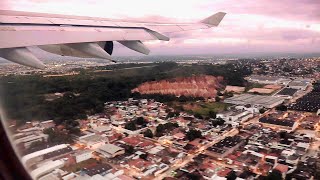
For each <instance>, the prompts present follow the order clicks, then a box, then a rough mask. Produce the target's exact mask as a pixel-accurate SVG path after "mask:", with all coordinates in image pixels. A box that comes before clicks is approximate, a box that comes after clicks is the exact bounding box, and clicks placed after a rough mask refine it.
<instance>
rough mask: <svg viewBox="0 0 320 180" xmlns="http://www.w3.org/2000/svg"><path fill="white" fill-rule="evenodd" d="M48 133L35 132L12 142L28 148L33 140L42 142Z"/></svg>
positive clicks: (46, 138) (45, 139)
mask: <svg viewBox="0 0 320 180" xmlns="http://www.w3.org/2000/svg"><path fill="white" fill-rule="evenodd" d="M48 137H49V135H47V134H43V133H39V134H37V133H35V134H31V135H28V136H24V137H22V138H20V139H16V140H15V141H14V142H13V143H14V144H15V145H19V144H22V145H23V146H24V147H25V148H29V147H30V145H31V144H32V143H34V142H43V141H47V140H48Z"/></svg>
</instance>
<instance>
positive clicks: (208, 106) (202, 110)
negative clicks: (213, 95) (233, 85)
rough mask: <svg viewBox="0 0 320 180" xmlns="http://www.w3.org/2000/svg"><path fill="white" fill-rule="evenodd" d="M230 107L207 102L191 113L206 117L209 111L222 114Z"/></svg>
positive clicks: (219, 103)
mask: <svg viewBox="0 0 320 180" xmlns="http://www.w3.org/2000/svg"><path fill="white" fill-rule="evenodd" d="M229 106H230V105H229V104H225V103H221V102H211V103H209V102H207V103H201V104H199V107H197V108H195V109H193V110H192V111H193V112H194V113H199V114H201V115H203V116H208V114H209V111H214V112H222V111H224V110H226V109H227V108H228V107H229Z"/></svg>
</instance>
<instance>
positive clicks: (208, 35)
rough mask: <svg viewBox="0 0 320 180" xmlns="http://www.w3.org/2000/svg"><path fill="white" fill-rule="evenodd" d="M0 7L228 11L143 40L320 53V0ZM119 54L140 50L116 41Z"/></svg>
mask: <svg viewBox="0 0 320 180" xmlns="http://www.w3.org/2000/svg"><path fill="white" fill-rule="evenodd" d="M0 1H1V2H0V8H1V9H11V10H21V11H32V12H44V13H58V14H71V15H82V16H99V17H107V18H116V19H139V20H146V21H150V20H156V21H160V22H161V21H162V22H168V21H170V22H171V21H172V22H174V21H177V22H195V21H199V20H201V19H203V18H205V17H208V16H210V15H212V14H214V13H216V12H219V11H223V12H226V13H227V15H226V16H225V18H224V20H223V21H222V22H221V24H220V25H219V26H218V27H216V28H211V29H208V30H196V31H187V32H180V33H174V34H170V37H171V40H170V41H169V42H161V41H150V42H145V44H146V45H147V46H148V47H149V48H150V49H151V54H153V55H166V54H169V55H173V54H213V55H214V54H217V55H220V54H235V55H236V54H272V53H320V11H319V9H320V0H254V1H253V0H241V1H240V0H0ZM114 52H115V54H116V55H138V54H137V53H134V52H132V51H131V50H128V49H126V48H124V47H123V46H121V45H119V44H117V45H116V46H115V50H114Z"/></svg>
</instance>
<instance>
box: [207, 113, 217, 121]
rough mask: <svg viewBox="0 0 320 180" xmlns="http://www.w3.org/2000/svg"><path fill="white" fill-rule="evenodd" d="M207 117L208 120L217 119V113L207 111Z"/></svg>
mask: <svg viewBox="0 0 320 180" xmlns="http://www.w3.org/2000/svg"><path fill="white" fill-rule="evenodd" d="M208 116H209V118H212V119H215V118H216V117H217V113H216V112H214V111H209V113H208Z"/></svg>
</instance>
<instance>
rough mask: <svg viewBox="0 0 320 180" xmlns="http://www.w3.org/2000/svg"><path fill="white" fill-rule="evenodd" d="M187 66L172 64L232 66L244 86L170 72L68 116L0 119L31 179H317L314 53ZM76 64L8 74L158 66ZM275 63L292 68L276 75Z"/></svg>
mask: <svg viewBox="0 0 320 180" xmlns="http://www.w3.org/2000/svg"><path fill="white" fill-rule="evenodd" d="M219 62H220V61H219ZM297 62H299V63H300V64H303V66H302V65H300V66H299V67H300V69H297V68H296V67H295V66H297ZM189 64H190V61H186V62H179V63H177V64H175V65H174V66H175V68H176V69H181V68H189V69H188V70H193V69H194V68H198V66H200V67H202V66H212V68H215V67H217V66H218V67H220V68H221V67H223V68H224V67H229V66H230V67H232V69H231V71H234V70H236V69H242V70H243V72H242V74H246V75H245V76H243V78H244V83H243V85H244V86H240V85H237V84H239V83H237V82H232V81H230V80H228V76H227V75H225V76H224V75H222V77H220V76H218V75H216V76H213V75H209V74H210V73H209V74H208V73H203V72H200V73H199V74H194V75H193V76H191V79H190V78H189V77H188V76H186V77H183V76H182V77H183V78H182V77H179V78H176V77H175V76H174V77H171V78H166V77H164V79H163V80H160V81H155V80H153V81H145V82H144V83H138V86H136V87H134V88H132V89H129V92H130V91H131V95H130V96H131V97H129V98H127V99H123V97H127V96H123V97H121V98H118V99H123V100H110V101H105V102H103V107H100V108H101V110H99V111H98V112H96V111H93V110H91V111H93V112H90V113H89V112H88V111H86V112H87V113H86V114H84V116H83V115H79V114H77V116H75V117H73V116H72V117H71V116H70V118H71V119H74V120H71V119H70V118H69V119H70V120H68V117H67V116H63V117H65V119H53V120H50V119H39V118H38V120H33V119H32V118H31V119H30V121H24V123H21V122H19V121H17V120H14V118H12V120H11V121H9V122H8V126H9V127H10V129H11V130H12V133H13V134H12V138H13V143H14V145H15V146H16V147H17V148H18V150H19V153H20V155H21V160H22V162H23V163H24V164H25V166H26V168H27V169H28V170H29V172H30V174H31V176H32V178H34V179H41V180H46V179H79V180H81V179H90V178H91V179H114V180H118V179H119V180H120V179H123V180H127V179H159V180H160V179H236V178H237V179H254V178H256V179H259V178H261V179H262V178H263V177H267V178H272V179H282V178H287V179H292V178H295V179H317V178H319V173H320V172H319V167H320V161H319V156H320V154H319V152H320V149H319V146H320V124H319V120H320V116H319V113H320V94H319V93H320V82H319V77H318V75H319V70H320V67H319V59H318V58H312V59H311V58H308V59H303V60H297V59H285V58H279V59H270V60H266V59H262V60H250V59H246V60H241V59H240V60H237V61H234V60H231V61H228V60H225V61H222V62H220V63H212V60H208V61H203V60H202V61H201V62H194V65H193V66H189ZM283 64H286V65H285V66H283ZM169 65H170V66H172V64H169ZM61 66H62V67H63V66H64V65H61ZM65 66H67V65H65ZM78 66H80V67H76V68H70V69H68V68H66V69H63V68H58V69H59V72H58V71H55V70H52V69H50V68H49V70H48V71H47V72H38V71H36V72H32V73H29V75H26V74H23V75H22V74H20V75H15V76H26V77H29V76H39V75H40V76H42V78H43V79H46V80H48V79H55V78H58V79H59V78H72V77H78V76H80V75H81V73H86V74H90V75H91V76H92V77H96V76H97V77H103V75H108V76H110V74H112V73H116V72H123V69H125V70H126V72H127V73H128V74H130V76H131V77H136V76H135V74H132V72H136V71H137V73H138V72H140V70H144V72H146V73H148V72H147V70H146V69H150V68H151V70H150V71H152V72H155V69H157V68H159V66H167V65H166V63H164V64H162V63H145V62H135V63H123V64H119V65H117V66H116V67H111V68H110V66H113V65H102V66H101V67H97V66H92V67H88V66H87V64H84V65H83V67H81V65H79V64H78ZM132 67H134V68H132ZM282 67H286V68H288V67H292V68H293V69H294V70H295V71H294V73H292V74H291V73H281V72H284V71H279V69H281V68H282ZM266 68H267V70H266ZM4 69H7V68H4ZM81 69H85V70H86V72H83V70H81ZM108 69H110V70H108ZM248 70H249V71H250V72H249V73H247V71H248ZM131 71H132V72H131ZM261 71H263V74H261ZM71 72H72V73H73V74H70V73H71ZM175 72H177V70H176V71H175ZM210 72H211V71H210ZM290 72H292V71H291V70H290ZM10 74H11V72H10V70H8V72H6V73H5V74H4V75H3V76H2V77H3V78H10V76H12V75H10ZM27 74H28V73H27ZM48 74H55V75H56V76H48ZM187 74H188V73H187ZM203 74H204V75H205V76H204V75H203ZM168 77H170V76H168ZM150 78H151V79H152V78H153V77H150ZM228 82H229V83H228ZM99 92H100V90H98V89H96V93H97V94H99ZM24 93H26V92H24ZM82 94H83V92H79V93H78V94H77V93H71V92H68V91H66V92H62V91H60V92H52V93H49V94H45V95H44V98H45V99H44V101H45V102H48V103H50V102H55V101H59V100H61V99H65V98H71V99H72V98H77V97H81V96H82ZM70 102H71V101H70ZM86 102H87V103H88V104H89V103H90V102H88V101H86ZM60 103H62V102H60ZM67 106H68V103H67V104H64V105H63V107H64V108H66V109H67V108H68V107H67ZM76 106H78V105H76ZM71 108H72V107H71ZM70 110H71V111H76V110H75V109H70ZM79 113H80V112H79ZM25 115H26V114H25ZM34 117H36V116H34Z"/></svg>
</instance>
